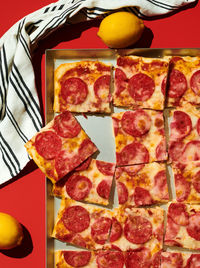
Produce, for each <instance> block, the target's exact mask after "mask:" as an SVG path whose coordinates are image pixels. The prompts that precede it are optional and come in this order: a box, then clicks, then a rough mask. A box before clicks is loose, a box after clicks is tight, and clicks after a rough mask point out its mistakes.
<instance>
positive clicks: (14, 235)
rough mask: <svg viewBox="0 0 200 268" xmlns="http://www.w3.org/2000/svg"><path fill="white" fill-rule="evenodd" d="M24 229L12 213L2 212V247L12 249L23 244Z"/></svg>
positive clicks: (0, 213) (0, 247) (0, 235)
mask: <svg viewBox="0 0 200 268" xmlns="http://www.w3.org/2000/svg"><path fill="white" fill-rule="evenodd" d="M22 239H23V231H22V226H21V225H20V223H19V222H18V221H17V220H16V219H15V218H14V217H12V216H11V215H9V214H6V213H2V212H0V249H11V248H14V247H16V246H18V245H20V244H21V242H22Z"/></svg>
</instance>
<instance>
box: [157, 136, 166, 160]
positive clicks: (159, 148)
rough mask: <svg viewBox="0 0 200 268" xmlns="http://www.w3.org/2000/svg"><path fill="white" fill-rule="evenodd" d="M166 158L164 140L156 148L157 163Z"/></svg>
mask: <svg viewBox="0 0 200 268" xmlns="http://www.w3.org/2000/svg"><path fill="white" fill-rule="evenodd" d="M166 158H167V152H166V141H165V138H164V139H162V140H161V142H160V143H159V144H158V145H157V147H156V159H157V160H158V161H163V160H166Z"/></svg>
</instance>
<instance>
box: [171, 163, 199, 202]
mask: <svg viewBox="0 0 200 268" xmlns="http://www.w3.org/2000/svg"><path fill="white" fill-rule="evenodd" d="M172 172H173V176H174V180H175V189H176V200H177V201H178V202H184V203H190V204H191V203H193V204H194V203H196V204H200V161H191V162H188V163H185V164H180V163H179V162H173V163H172Z"/></svg>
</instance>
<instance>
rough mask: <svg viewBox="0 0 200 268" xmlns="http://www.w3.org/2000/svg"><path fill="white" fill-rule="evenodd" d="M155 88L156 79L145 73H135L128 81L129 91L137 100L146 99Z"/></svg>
mask: <svg viewBox="0 0 200 268" xmlns="http://www.w3.org/2000/svg"><path fill="white" fill-rule="evenodd" d="M154 90H155V83H154V80H153V79H152V78H151V77H149V76H148V75H146V74H144V73H137V74H135V75H133V76H132V77H131V78H130V80H129V82H128V91H129V94H130V96H131V97H132V98H133V99H134V100H135V101H146V100H148V99H150V98H151V96H152V94H153V93H154Z"/></svg>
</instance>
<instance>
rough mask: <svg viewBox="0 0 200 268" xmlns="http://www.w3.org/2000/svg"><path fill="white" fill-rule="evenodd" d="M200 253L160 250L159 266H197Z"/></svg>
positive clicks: (199, 261)
mask: <svg viewBox="0 0 200 268" xmlns="http://www.w3.org/2000/svg"><path fill="white" fill-rule="evenodd" d="M199 265H200V254H194V253H183V252H175V251H172V252H162V254H161V268H168V267H170V268H198V267H199Z"/></svg>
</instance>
